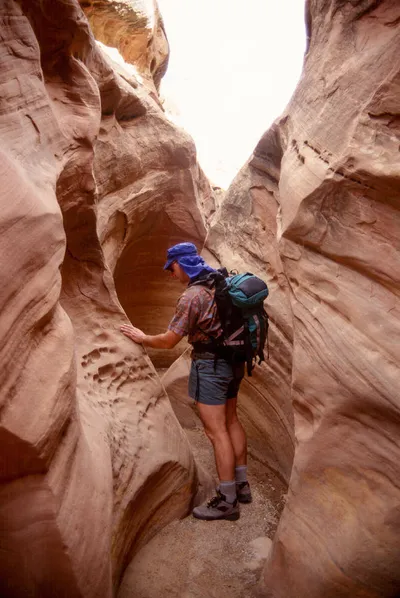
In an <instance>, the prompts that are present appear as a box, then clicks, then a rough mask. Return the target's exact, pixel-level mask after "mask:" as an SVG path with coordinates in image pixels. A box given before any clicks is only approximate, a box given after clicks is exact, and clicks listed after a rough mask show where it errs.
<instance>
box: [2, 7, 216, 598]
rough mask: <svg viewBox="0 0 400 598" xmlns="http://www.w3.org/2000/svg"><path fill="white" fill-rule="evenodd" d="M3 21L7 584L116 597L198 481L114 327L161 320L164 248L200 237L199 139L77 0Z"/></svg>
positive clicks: (166, 305)
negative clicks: (173, 118)
mask: <svg viewBox="0 0 400 598" xmlns="http://www.w3.org/2000/svg"><path fill="white" fill-rule="evenodd" d="M86 4H87V3H86ZM60 24H61V27H60ZM0 27H1V32H2V33H1V44H0V86H1V93H0V139H1V149H0V151H1V156H2V159H1V161H0V172H1V174H0V177H1V192H0V196H1V206H2V210H1V233H2V234H1V238H0V244H1V260H0V268H1V276H2V285H1V293H0V297H1V316H0V317H1V327H0V329H1V335H2V349H1V363H2V368H1V372H2V374H1V375H2V395H1V425H0V449H1V450H0V454H1V458H0V459H1V461H0V476H1V489H0V519H1V532H0V546H1V553H2V558H1V559H0V590H1V591H0V593H1V595H2V596H4V597H13V598H15V597H19V596H27V595H29V596H32V597H33V596H38V597H39V596H40V598H44V597H46V596H48V597H54V596H55V595H56V596H58V597H61V596H68V597H69V598H71V597H72V596H82V597H83V596H84V597H93V598H94V597H97V598H107V597H109V596H111V595H112V594H113V587H114V588H115V587H117V586H118V584H119V581H120V578H121V575H122V573H123V571H124V569H125V566H126V564H127V563H128V562H129V560H130V558H131V557H132V556H133V554H134V552H135V551H136V550H138V549H139V548H140V546H141V545H143V543H145V542H146V541H147V540H148V539H149V538H150V537H151V536H152V535H154V533H156V532H157V530H159V529H160V528H162V527H163V526H164V525H165V524H166V523H167V522H168V521H170V520H172V519H175V518H177V517H180V516H182V515H184V514H185V513H187V512H188V510H189V509H190V506H191V503H192V501H193V497H194V496H195V495H196V492H197V491H198V490H199V488H200V492H201V479H200V478H201V474H199V472H198V470H197V467H196V464H195V462H194V459H193V455H192V452H191V449H190V447H189V445H188V441H187V439H186V436H185V435H184V433H183V432H182V429H181V427H180V425H179V424H178V421H177V419H176V417H175V415H174V413H173V411H172V409H171V406H170V403H169V401H168V398H167V396H166V394H165V391H164V389H163V387H162V385H161V383H160V380H159V378H158V376H157V374H156V371H155V369H154V366H153V364H152V362H151V361H150V359H149V356H148V355H147V354H146V353H145V352H144V351H143V349H142V348H141V347H139V346H136V345H134V344H133V343H132V342H130V341H129V340H128V339H127V338H126V337H124V336H123V335H122V334H121V333H120V331H119V327H120V325H121V324H122V323H124V322H126V321H127V318H126V315H125V314H128V315H130V316H131V318H132V321H134V322H135V323H136V324H137V325H142V324H143V325H145V324H146V321H145V320H144V318H145V316H144V315H143V317H142V315H141V314H142V311H143V314H144V312H146V313H148V312H150V315H148V316H147V317H148V318H149V320H150V319H151V325H152V326H153V329H154V331H161V330H163V329H164V328H165V325H166V323H167V322H168V320H169V318H170V316H171V315H172V313H173V309H174V302H175V300H176V296H177V294H178V292H179V289H178V288H177V287H176V286H174V285H173V283H172V281H168V279H167V277H166V275H165V274H164V273H163V272H162V267H161V266H162V262H163V258H164V255H165V251H166V248H167V246H168V245H170V244H172V243H173V242H175V241H181V240H183V239H184V238H189V239H190V240H192V241H194V242H196V243H197V244H198V245H199V246H201V245H202V243H203V241H204V238H205V232H206V229H205V225H204V222H203V219H202V216H201V213H200V207H201V206H203V207H204V212H206V211H207V209H209V210H211V211H212V209H213V207H212V195H211V191H210V187H209V185H208V183H207V181H206V179H205V177H204V175H203V174H202V172H201V171H200V169H199V166H198V164H197V162H196V156H195V148H194V144H193V142H192V140H191V139H190V137H189V136H188V135H187V134H185V133H184V132H182V131H180V130H178V129H177V128H176V127H174V126H173V125H172V124H171V123H169V122H168V121H167V120H166V118H165V116H164V114H163V111H162V108H161V107H160V104H159V101H158V99H157V97H156V95H155V92H154V91H151V90H150V91H149V89H148V88H149V85H147V86H145V85H142V84H141V83H140V81H139V78H136V77H135V75H134V74H132V72H131V71H129V69H128V70H127V69H124V67H123V66H119V65H117V64H113V63H112V61H110V59H109V58H107V56H106V55H105V54H104V53H103V52H102V50H101V49H100V47H99V46H98V44H97V43H96V42H95V40H94V37H93V34H92V32H91V30H90V28H89V25H88V22H87V20H86V17H85V16H84V14H83V12H82V10H81V8H80V6H79V4H78V3H77V2H75V1H74V0H62V1H61V0H60V1H58V0H45V1H39V0H37V1H31V0H30V1H28V0H26V1H25V0H21V1H20V2H17V1H13V0H6V1H5V2H3V3H2V10H1V16H0ZM130 33H131V35H132V36H134V28H133V29H132V28H131V30H130ZM148 48H149V50H148V52H149V56H153V54H154V53H156V54H157V52H158V50H157V48H155V49H154V48H153V46H152V45H151V40H150V43H149V45H148ZM152 60H153V58H151V59H150V64H151V62H152ZM165 60H166V58H165V57H164V62H165ZM161 63H162V61H161ZM161 63H160V64H161ZM157 64H158V63H157ZM160 64H158V66H160ZM160 68H161V67H160ZM155 70H156V71H157V69H155ZM150 71H151V69H150ZM148 76H149V75H148ZM157 85H158V82H157V78H156V79H155V80H153V88H154V89H156V87H157ZM114 277H115V283H114ZM115 284H116V287H117V289H118V292H119V293H120V296H119V297H118V295H117V292H116V288H115ZM160 292H164V297H163V303H162V304H161V302H160V298H159V294H160ZM142 308H143V309H142ZM141 310H142V311H141ZM149 327H150V322H149ZM169 359H172V357H169ZM203 481H204V483H205V484H207V480H206V479H205V478H204V480H203ZM199 483H200V486H199Z"/></svg>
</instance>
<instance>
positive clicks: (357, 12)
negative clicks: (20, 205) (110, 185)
mask: <svg viewBox="0 0 400 598" xmlns="http://www.w3.org/2000/svg"><path fill="white" fill-rule="evenodd" d="M307 23H308V35H309V45H308V49H307V54H306V57H305V63H304V69H303V74H302V77H301V80H300V82H299V85H298V87H297V89H296V91H295V93H294V95H293V98H292V100H291V101H290V103H289V105H288V107H287V109H286V111H285V112H284V114H283V115H282V117H281V118H279V119H278V120H277V121H276V123H274V125H273V126H272V127H271V129H270V130H269V131H267V132H266V133H265V135H264V136H263V137H262V139H261V140H260V142H259V144H258V146H257V147H256V149H255V151H254V154H253V156H252V157H251V159H250V161H249V163H248V164H247V165H246V166H245V167H244V169H243V170H242V172H241V173H240V175H239V177H238V178H237V180H236V181H235V182H234V184H233V186H232V188H231V190H229V191H228V199H227V201H228V204H227V205H226V206H225V207H223V210H224V211H225V212H224V213H226V211H227V210H229V224H227V220H228V218H224V219H222V218H221V221H222V220H223V221H224V225H222V224H221V222H219V223H218V225H217V226H216V227H215V231H214V235H215V236H216V238H215V240H214V237H213V236H212V235H211V236H210V238H209V240H208V243H210V244H211V245H212V246H213V247H217V249H218V250H219V251H220V252H223V251H224V241H223V235H218V229H219V228H221V230H224V229H225V230H226V229H229V227H232V230H233V229H234V230H235V243H236V238H237V236H238V232H237V231H238V228H239V238H238V239H237V246H238V247H241V248H243V247H244V248H245V250H246V251H247V252H249V253H250V255H251V256H252V257H253V263H254V264H255V266H257V264H258V263H259V262H260V259H262V260H263V262H264V263H267V264H269V269H270V271H271V273H272V272H275V278H274V280H276V281H277V282H278V281H279V280H281V281H282V282H281V283H280V284H279V287H280V288H281V289H282V291H283V290H285V292H284V293H283V296H284V299H283V300H282V303H280V302H279V303H280V305H279V310H284V311H285V312H291V313H292V317H289V318H288V319H284V318H283V319H281V318H280V316H279V315H278V312H277V313H276V315H275V306H272V307H273V311H274V320H275V321H276V324H278V327H279V322H282V321H285V325H284V328H281V331H282V333H281V335H280V336H281V337H282V338H284V339H285V343H284V345H283V346H284V347H287V348H286V353H287V354H289V353H290V348H289V347H290V344H291V343H293V345H292V346H293V356H292V376H291V393H292V402H293V411H294V421H295V434H296V439H297V443H296V451H295V458H294V465H293V470H292V474H291V478H290V487H289V493H288V497H287V503H286V507H285V509H284V512H283V515H282V518H281V521H280V524H279V527H278V531H277V534H276V536H275V539H274V543H273V547H272V551H271V554H270V557H269V562H268V565H267V567H266V570H265V584H266V595H268V596H270V597H271V598H272V597H273V598H303V597H304V598H305V597H306V596H307V597H308V598H319V597H321V596H327V597H328V596H329V597H332V598H333V597H335V598H338V597H349V596H351V597H352V598H355V597H361V596H362V597H364V598H365V597H368V598H378V596H379V597H382V596H387V597H389V596H390V597H393V596H397V595H399V594H400V570H399V567H398V561H399V557H400V554H399V543H398V533H399V528H400V511H399V504H400V489H399V483H398V480H399V460H400V445H399V441H398V439H399V435H400V403H399V397H398V388H399V381H400V375H399V366H398V364H399V358H400V349H399V332H400V325H399V323H400V309H399V308H400V306H399V280H400V269H399V263H400V255H399V249H400V247H399V234H400V217H399V200H400V192H399V183H400V171H399V149H400V99H399V98H400V94H399V91H400V70H399V62H398V56H399V52H400V7H399V5H398V3H397V2H394V1H390V0H381V1H379V0H378V1H374V2H372V1H371V2H369V1H365V2H344V1H341V0H329V1H327V2H323V3H321V2H317V1H316V0H310V1H309V2H308V3H307ZM274 200H275V202H276V203H275V202H274ZM272 206H275V213H274V214H273V217H272V218H270V221H269V227H268V225H267V226H265V221H266V219H267V214H269V213H271V209H272ZM259 214H261V216H260V215H259ZM235 215H236V218H237V223H238V228H237V227H236V226H235V223H234V217H235ZM275 215H276V225H275V226H274V221H275ZM246 217H247V219H248V223H247V222H246V221H245V222H244V220H245V219H246ZM263 225H264V226H265V232H263ZM256 227H258V229H257V228H256ZM232 238H233V234H232V235H231V239H232ZM231 242H232V241H231ZM232 247H233V248H234V247H235V245H232ZM273 247H277V250H276V256H275V257H274V260H273V261H272V259H271V258H269V259H267V258H266V257H265V255H266V251H267V248H269V249H268V250H269V251H270V252H271V253H272V254H274V255H275V251H273ZM225 252H226V254H228V249H226V250H225ZM248 263H252V262H251V260H249V262H248ZM274 290H276V289H274ZM280 296H281V295H279V297H280ZM274 297H275V293H274ZM276 298H277V301H278V294H277V295H276ZM288 300H289V301H290V308H289V307H287V306H288ZM289 322H292V325H289ZM284 329H285V330H287V333H286V334H283V330H284ZM286 339H287V340H286ZM282 350H283V349H282ZM285 363H287V362H285ZM278 371H279V370H276V374H277V373H278ZM280 372H282V370H280ZM282 378H283V380H285V381H286V388H287V380H288V376H287V375H286V376H282ZM269 384H270V381H269V380H266V381H265V388H268V387H269ZM266 392H268V391H266Z"/></svg>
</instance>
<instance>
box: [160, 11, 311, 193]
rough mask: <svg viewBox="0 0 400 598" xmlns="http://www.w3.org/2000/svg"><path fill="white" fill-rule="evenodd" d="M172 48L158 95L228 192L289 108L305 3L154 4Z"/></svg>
mask: <svg viewBox="0 0 400 598" xmlns="http://www.w3.org/2000/svg"><path fill="white" fill-rule="evenodd" d="M158 5H159V7H160V11H161V14H162V15H163V18H164V23H165V28H166V32H167V36H168V39H169V43H170V48H171V56H170V62H169V67H168V71H167V74H166V75H165V76H164V79H163V82H162V84H161V95H162V96H163V97H164V98H165V107H166V109H167V111H168V112H170V117H171V118H172V119H173V120H174V121H175V122H176V123H177V124H179V125H180V126H182V127H183V128H184V129H186V130H187V131H188V132H189V133H190V135H191V136H192V137H193V139H194V141H195V143H196V147H197V151H198V159H199V162H200V164H201V166H202V168H203V170H204V171H205V173H206V175H207V176H208V178H209V179H210V180H211V181H212V182H213V183H215V184H217V185H219V186H221V187H224V188H227V187H228V185H229V183H230V182H231V181H232V179H233V177H234V176H235V175H236V173H237V172H238V170H239V169H240V168H241V167H242V166H243V164H244V163H245V162H246V160H247V159H248V158H249V156H250V154H251V153H252V151H253V149H254V148H255V146H256V144H257V142H258V140H259V139H260V137H261V135H262V134H263V133H264V131H266V130H267V129H268V127H269V126H270V125H271V123H272V121H273V120H274V119H275V118H276V117H278V116H279V115H280V114H281V113H282V111H283V110H284V108H285V106H286V104H287V103H288V101H289V99H290V97H291V95H292V93H293V91H294V89H295V87H296V84H297V81H298V79H299V77H300V73H301V69H302V62H303V54H304V49H305V27H304V0H158Z"/></svg>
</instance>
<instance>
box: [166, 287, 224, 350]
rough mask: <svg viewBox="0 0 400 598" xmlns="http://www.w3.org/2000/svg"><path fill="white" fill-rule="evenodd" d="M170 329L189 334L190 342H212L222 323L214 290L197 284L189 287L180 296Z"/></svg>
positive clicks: (180, 333)
mask: <svg viewBox="0 0 400 598" xmlns="http://www.w3.org/2000/svg"><path fill="white" fill-rule="evenodd" d="M168 330H172V332H175V333H176V334H179V335H181V336H188V341H189V343H192V344H193V343H195V342H210V336H211V337H214V338H216V337H218V336H219V335H220V334H221V332H222V328H221V323H220V320H219V317H218V313H217V306H216V303H215V301H214V291H212V290H210V289H208V288H206V287H203V286H201V285H195V286H192V287H188V288H187V289H186V291H185V292H184V293H183V294H182V295H181V296H180V297H179V299H178V303H177V306H176V310H175V315H174V317H173V318H172V320H171V322H170V323H169V326H168Z"/></svg>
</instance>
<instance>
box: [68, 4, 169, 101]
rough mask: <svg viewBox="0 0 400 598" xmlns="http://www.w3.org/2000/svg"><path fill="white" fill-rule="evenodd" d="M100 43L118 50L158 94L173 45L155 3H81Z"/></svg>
mask: <svg viewBox="0 0 400 598" xmlns="http://www.w3.org/2000/svg"><path fill="white" fill-rule="evenodd" d="M79 3H80V5H81V7H82V9H83V10H84V11H85V14H86V16H87V18H88V20H89V23H90V26H91V28H92V31H93V33H94V36H95V38H96V39H97V40H99V41H101V42H103V43H104V44H106V45H107V46H111V47H113V48H114V47H116V48H117V49H118V50H119V52H120V54H121V55H122V56H123V57H124V59H125V60H126V62H129V63H131V64H134V65H135V68H136V69H137V71H138V74H139V75H141V76H142V77H143V80H144V83H145V84H146V85H147V86H148V87H149V88H150V89H155V90H157V91H158V89H159V86H160V82H161V79H162V77H163V75H164V74H165V72H166V70H167V66H168V57H169V45H168V40H167V37H166V33H165V29H164V23H163V20H162V17H161V15H160V11H159V9H158V6H157V3H156V2H155V0H79Z"/></svg>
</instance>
